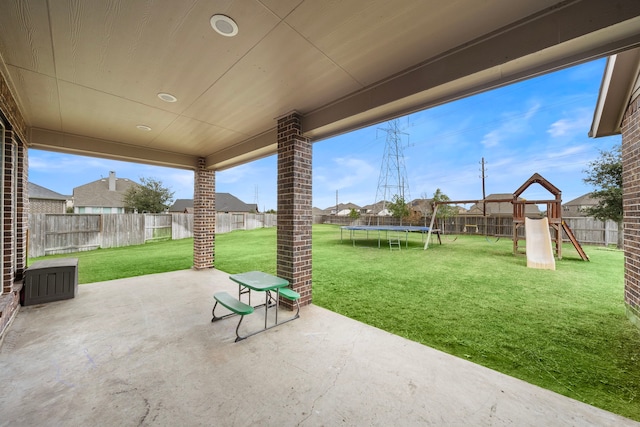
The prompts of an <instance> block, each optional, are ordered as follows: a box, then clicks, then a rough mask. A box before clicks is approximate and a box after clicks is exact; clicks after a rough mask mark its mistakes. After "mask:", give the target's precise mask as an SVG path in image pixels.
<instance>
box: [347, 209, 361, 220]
mask: <svg viewBox="0 0 640 427" xmlns="http://www.w3.org/2000/svg"><path fill="white" fill-rule="evenodd" d="M349 218H351V219H352V220H354V221H355V220H356V219H358V218H360V212H358V211H357V210H355V209H354V208H351V210H350V211H349Z"/></svg>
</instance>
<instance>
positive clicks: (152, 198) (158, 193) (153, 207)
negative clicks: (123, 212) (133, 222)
mask: <svg viewBox="0 0 640 427" xmlns="http://www.w3.org/2000/svg"><path fill="white" fill-rule="evenodd" d="M140 182H141V185H132V186H131V187H129V188H128V189H127V192H126V193H125V194H124V197H123V201H124V206H125V208H126V209H127V210H131V211H137V212H140V213H142V212H150V213H159V212H164V211H165V210H166V209H167V208H168V207H169V205H170V204H171V203H173V191H170V190H169V189H168V188H165V187H163V185H162V181H160V180H157V179H155V178H140Z"/></svg>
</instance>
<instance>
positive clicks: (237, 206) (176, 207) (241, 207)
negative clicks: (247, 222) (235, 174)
mask: <svg viewBox="0 0 640 427" xmlns="http://www.w3.org/2000/svg"><path fill="white" fill-rule="evenodd" d="M192 211H193V199H177V200H176V201H175V203H174V204H173V206H171V207H170V208H169V212H187V213H189V212H192ZM216 211H217V212H257V206H256V204H255V203H252V204H247V203H245V202H243V201H242V200H240V199H238V198H237V197H236V196H234V195H233V194H229V193H216Z"/></svg>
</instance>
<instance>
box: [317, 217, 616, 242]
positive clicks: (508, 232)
mask: <svg viewBox="0 0 640 427" xmlns="http://www.w3.org/2000/svg"><path fill="white" fill-rule="evenodd" d="M563 219H564V220H565V221H566V222H567V224H568V225H569V227H570V228H571V230H572V231H573V234H574V235H575V236H576V239H577V240H578V242H580V243H581V244H583V245H610V244H616V243H617V239H618V225H617V224H616V222H615V221H611V220H609V221H606V222H603V221H600V220H597V219H595V218H590V217H575V218H563ZM378 221H379V222H378ZM430 222H431V217H423V218H421V219H420V220H418V221H413V222H407V221H406V220H404V221H403V222H402V223H403V224H404V225H421V226H429V224H430ZM438 222H439V224H438V227H439V228H440V230H443V231H444V232H445V233H446V234H477V235H482V236H485V235H486V236H491V237H505V238H512V237H513V218H512V217H511V216H504V217H484V216H481V215H480V216H473V215H458V216H454V217H451V218H447V219H446V220H442V219H439V220H438ZM314 223H315V224H338V225H378V224H380V225H400V220H399V219H398V218H393V217H380V218H378V217H375V216H373V217H369V216H362V217H360V218H359V219H357V220H353V219H351V218H349V217H348V216H336V215H322V216H315V217H314ZM524 234H525V230H524V227H521V228H520V229H519V230H518V236H520V237H522V238H524ZM563 240H564V241H566V242H568V241H569V238H568V237H567V236H566V234H565V233H564V232H563Z"/></svg>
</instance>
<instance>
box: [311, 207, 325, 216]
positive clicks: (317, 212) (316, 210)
mask: <svg viewBox="0 0 640 427" xmlns="http://www.w3.org/2000/svg"><path fill="white" fill-rule="evenodd" d="M311 211H312V212H313V215H314V216H316V215H324V210H323V209H320V208H316V207H314V208H312V209H311Z"/></svg>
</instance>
